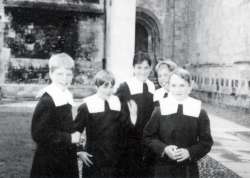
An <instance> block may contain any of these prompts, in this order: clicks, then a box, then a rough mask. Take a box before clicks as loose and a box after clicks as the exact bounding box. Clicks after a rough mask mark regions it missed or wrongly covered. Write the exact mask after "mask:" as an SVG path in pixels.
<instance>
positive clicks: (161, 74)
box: [154, 59, 177, 105]
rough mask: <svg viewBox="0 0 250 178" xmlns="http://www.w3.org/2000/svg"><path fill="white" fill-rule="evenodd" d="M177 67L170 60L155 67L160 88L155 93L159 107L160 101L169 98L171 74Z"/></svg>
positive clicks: (162, 61) (163, 61)
mask: <svg viewBox="0 0 250 178" xmlns="http://www.w3.org/2000/svg"><path fill="white" fill-rule="evenodd" d="M176 67H177V65H176V64H175V63H174V62H173V61H171V60H170V59H163V60H160V62H159V63H158V64H157V65H156V66H155V71H156V73H157V79H158V82H159V84H160V88H158V89H157V90H156V91H155V94H154V102H155V105H159V100H160V99H162V98H165V97H167V96H168V81H169V77H170V75H171V73H172V72H173V71H174V70H175V69H176Z"/></svg>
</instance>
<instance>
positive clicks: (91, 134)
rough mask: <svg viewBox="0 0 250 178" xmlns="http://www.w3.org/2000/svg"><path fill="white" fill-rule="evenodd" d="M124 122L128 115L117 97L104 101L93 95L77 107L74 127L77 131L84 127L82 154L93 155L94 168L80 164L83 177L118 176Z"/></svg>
mask: <svg viewBox="0 0 250 178" xmlns="http://www.w3.org/2000/svg"><path fill="white" fill-rule="evenodd" d="M127 121H128V119H127V112H124V110H123V105H122V104H121V102H120V100H119V98H118V97H117V96H114V95H112V96H111V97H110V98H109V99H108V100H103V99H101V98H100V97H99V96H98V95H97V94H95V95H92V96H90V97H87V98H85V99H84V103H83V104H82V105H81V106H80V107H79V108H78V114H77V116H76V120H75V124H76V129H77V130H78V131H80V132H82V131H83V130H84V129H85V128H86V139H87V142H86V146H85V147H86V148H85V151H86V152H88V153H89V154H91V155H93V157H91V158H90V159H91V161H92V162H93V165H91V166H90V167H88V166H86V165H83V177H93V178H102V177H103V178H109V177H117V176H118V175H119V157H120V154H121V151H122V150H123V149H122V147H123V145H124V143H123V139H122V137H123V136H122V133H123V130H124V128H125V127H126V125H128V124H127Z"/></svg>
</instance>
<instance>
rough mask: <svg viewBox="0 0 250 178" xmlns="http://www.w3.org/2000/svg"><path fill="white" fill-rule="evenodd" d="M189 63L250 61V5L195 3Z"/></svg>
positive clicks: (227, 0)
mask: <svg viewBox="0 0 250 178" xmlns="http://www.w3.org/2000/svg"><path fill="white" fill-rule="evenodd" d="M189 7H190V9H189V15H188V18H189V19H188V20H189V27H190V28H189V34H188V37H189V49H188V51H189V61H190V63H194V64H197V63H199V64H203V63H220V64H221V63H233V62H235V61H250V55H249V54H250V48H249V44H250V21H249V19H250V2H249V1H245V0H237V1H235V0H213V1H211V0H203V1H201V0H192V1H190V6H189Z"/></svg>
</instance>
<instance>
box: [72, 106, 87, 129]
mask: <svg viewBox="0 0 250 178" xmlns="http://www.w3.org/2000/svg"><path fill="white" fill-rule="evenodd" d="M88 119H89V111H88V107H87V104H86V103H84V104H82V105H81V106H79V108H78V110H77V115H76V118H75V120H74V129H75V130H76V131H78V132H83V130H84V128H85V127H86V125H87V121H88Z"/></svg>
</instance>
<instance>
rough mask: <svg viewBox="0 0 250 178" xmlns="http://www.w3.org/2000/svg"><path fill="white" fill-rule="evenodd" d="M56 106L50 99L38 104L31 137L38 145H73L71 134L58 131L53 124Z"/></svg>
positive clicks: (45, 98) (44, 98)
mask: <svg viewBox="0 0 250 178" xmlns="http://www.w3.org/2000/svg"><path fill="white" fill-rule="evenodd" d="M54 117H55V106H54V104H53V101H52V100H51V99H50V98H49V97H46V96H45V97H44V96H43V97H42V98H41V99H40V101H39V102H38V104H37V106H36V108H35V111H34V114H33V118H32V124H31V135H32V138H33V140H34V141H35V142H36V143H38V144H51V145H53V144H64V145H66V144H71V134H70V133H68V132H62V131H59V130H57V129H56V127H55V126H54V123H53V118H54Z"/></svg>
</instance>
